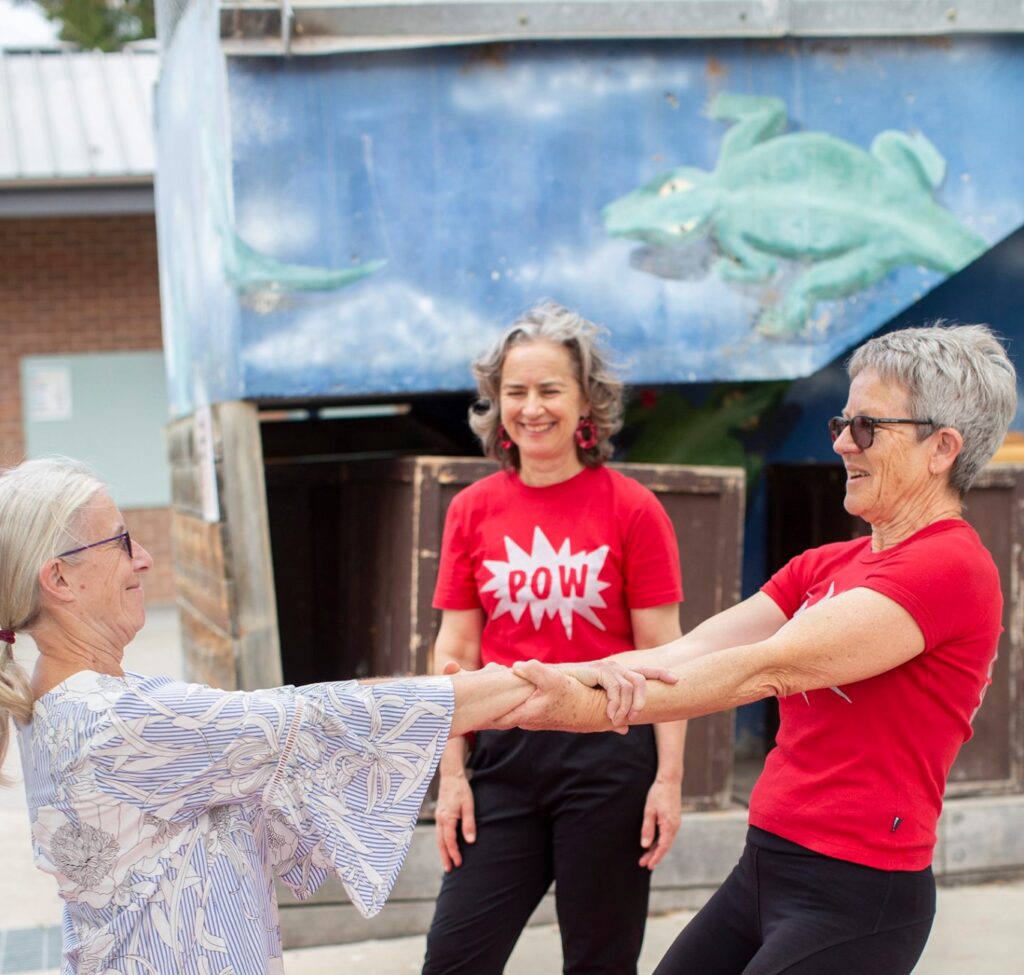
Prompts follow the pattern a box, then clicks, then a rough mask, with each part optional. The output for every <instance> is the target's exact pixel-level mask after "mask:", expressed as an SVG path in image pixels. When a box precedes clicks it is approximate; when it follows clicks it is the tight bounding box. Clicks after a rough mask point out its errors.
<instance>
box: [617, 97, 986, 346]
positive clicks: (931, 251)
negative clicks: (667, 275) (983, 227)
mask: <svg viewBox="0 0 1024 975" xmlns="http://www.w3.org/2000/svg"><path fill="white" fill-rule="evenodd" d="M709 115H710V116H711V117H712V118H714V119H718V120H720V121H724V122H732V123H735V124H733V125H732V126H731V127H730V128H729V129H728V130H727V131H726V133H725V135H724V137H723V139H722V145H721V149H720V152H719V159H718V164H717V165H716V167H715V169H714V170H713V171H712V172H707V171H706V170H702V169H696V168H693V167H682V168H678V169H673V170H670V171H669V172H667V173H663V174H662V175H660V176H658V177H656V178H655V179H652V180H651V181H650V182H649V183H647V184H646V185H644V186H642V187H640V188H639V189H637V190H634V191H633V192H632V193H629V194H628V195H626V196H624V197H621V198H620V199H618V200H615V201H614V202H612V203H610V204H609V205H608V206H607V207H605V209H604V223H605V228H606V229H607V231H608V233H610V234H613V235H615V236H621V237H629V238H633V239H637V240H641V241H644V242H645V243H647V244H649V245H653V246H654V247H656V248H672V247H678V246H679V245H681V244H683V243H684V242H688V241H691V240H694V239H695V238H696V237H697V236H698V235H701V234H706V235H709V236H710V238H711V239H712V240H713V241H714V243H715V245H716V246H717V249H718V251H719V252H720V257H719V258H718V260H717V261H716V263H715V266H714V267H715V271H716V272H717V274H718V275H719V276H720V277H721V278H722V279H723V280H725V281H729V282H737V283H763V282H767V281H769V280H771V279H772V278H773V276H774V275H775V274H776V272H777V271H778V270H779V259H780V258H782V259H784V260H787V261H792V262H797V263H796V265H795V269H796V272H797V273H796V275H795V277H794V278H793V279H792V282H791V283H790V284H789V285H788V287H787V288H785V290H784V291H783V293H782V294H781V295H780V297H779V300H778V302H777V303H776V304H773V305H766V306H765V307H763V308H762V310H761V312H760V314H759V316H758V318H757V323H756V328H757V330H758V331H759V332H760V333H762V334H764V335H768V336H773V337H780V338H786V337H793V336H797V335H799V334H800V333H801V332H802V331H803V330H804V329H805V328H806V327H807V325H808V324H809V323H810V322H811V320H812V317H813V314H814V309H815V305H816V304H817V302H819V301H821V300H824V299H834V298H844V297H846V296H848V295H852V294H855V293H856V292H858V291H861V290H863V289H864V288H867V287H868V286H870V285H872V284H874V283H875V282H876V281H879V280H880V279H881V278H883V277H885V275H887V274H888V273H889V272H890V271H892V270H894V269H896V268H898V267H901V266H905V265H921V266H924V267H927V268H931V269H933V270H936V271H941V272H944V273H946V274H953V273H955V272H956V271H959V270H960V269H961V268H963V267H964V266H965V265H967V264H968V263H970V262H971V261H973V260H974V259H975V258H977V257H979V256H980V255H981V254H982V253H983V252H984V251H985V249H986V247H987V245H986V242H985V241H984V240H983V239H982V238H981V237H979V236H978V235H977V234H976V233H974V232H973V231H971V230H970V229H968V228H967V227H965V226H964V225H963V224H962V223H961V222H960V221H959V220H958V219H957V218H956V217H955V216H954V215H953V214H952V213H950V212H949V211H948V210H946V209H944V208H943V207H942V206H940V205H939V204H938V203H937V202H936V201H935V195H934V194H935V190H936V188H937V187H938V186H939V185H940V184H941V183H942V180H943V178H944V177H945V173H946V162H945V159H944V158H943V157H942V156H941V155H940V154H939V152H938V150H937V149H936V148H935V147H934V146H933V145H932V144H931V142H929V141H928V139H926V138H925V137H924V136H923V135H922V134H920V133H915V134H907V133H905V132H898V131H893V130H887V131H884V132H881V133H879V134H878V135H877V136H875V138H874V140H873V142H872V143H871V149H870V151H868V152H865V151H864V150H863V149H861V148H859V147H858V146H855V145H853V144H851V143H849V142H844V141H843V140H842V139H837V138H835V137H834V136H831V135H828V134H827V133H824V132H793V133H786V134H783V133H784V130H785V128H786V124H787V115H786V106H785V104H784V103H783V102H782V101H781V100H780V99H777V98H767V97H760V96H755V95H740V94H734V93H727V92H723V93H721V94H719V95H718V96H716V97H715V98H714V100H713V101H712V102H711V104H710V106H709Z"/></svg>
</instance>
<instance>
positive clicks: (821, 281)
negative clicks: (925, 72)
mask: <svg viewBox="0 0 1024 975" xmlns="http://www.w3.org/2000/svg"><path fill="white" fill-rule="evenodd" d="M907 261H908V255H907V254H906V253H904V252H903V251H902V250H901V249H899V248H886V247H884V246H879V244H878V242H877V241H869V242H868V243H867V244H865V245H864V246H863V247H858V248H857V249H856V250H852V251H847V252H846V253H845V254H842V255H840V256H839V257H834V258H832V259H831V260H827V261H821V262H819V263H818V264H815V265H814V266H813V267H812V268H810V269H809V270H807V271H806V272H804V273H803V274H801V275H800V277H798V278H797V279H796V281H795V282H794V283H793V285H792V286H791V287H790V289H789V291H787V292H786V296H785V298H784V299H783V300H782V303H781V304H780V305H778V306H777V307H775V308H766V309H765V310H764V311H763V312H761V314H760V316H758V320H757V331H759V332H760V333H761V334H762V335H767V336H770V337H772V338H788V337H790V336H794V335H799V334H800V332H801V331H803V329H804V327H805V326H806V325H807V323H808V321H809V319H810V318H811V315H812V314H813V312H814V306H815V305H816V304H817V303H818V302H819V301H822V300H823V299H826V298H843V297H845V296H846V295H849V294H853V293H854V292H855V291H861V290H863V289H864V288H866V287H868V286H869V285H872V284H874V283H875V282H876V281H879V280H881V279H882V278H884V277H885V276H886V275H887V274H888V273H889V272H890V271H891V270H892V269H893V268H896V267H899V266H900V265H901V264H906V263H907Z"/></svg>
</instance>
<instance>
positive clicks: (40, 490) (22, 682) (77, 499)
mask: <svg viewBox="0 0 1024 975" xmlns="http://www.w3.org/2000/svg"><path fill="white" fill-rule="evenodd" d="M103 490H104V486H103V484H102V482H101V481H99V480H98V479H97V477H96V475H95V474H93V472H92V471H91V470H89V468H88V467H86V466H85V465H84V464H81V463H79V462H78V461H74V460H69V459H67V458H63V457H59V458H52V459H45V460H27V461H25V462H24V463H23V464H20V465H19V466H17V467H13V468H11V469H10V470H6V471H3V472H2V473H0V630H9V631H11V632H12V633H19V632H23V631H24V630H27V629H29V628H30V627H31V626H32V624H33V623H34V622H35V621H36V619H37V618H38V616H39V569H40V568H41V567H42V565H43V563H44V562H46V561H47V560H48V559H52V558H54V556H56V555H57V553H58V552H63V551H66V550H67V549H70V548H74V547H75V546H76V544H80V539H78V537H77V536H76V534H75V528H76V525H77V523H78V520H79V516H80V514H81V512H82V509H83V508H84V507H85V506H86V505H87V504H88V503H89V502H90V501H91V500H92V499H93V498H95V496H96V494H97V493H98V492H100V491H103ZM32 702H33V698H32V687H31V684H30V683H29V679H28V675H27V674H26V673H25V671H24V670H23V669H22V668H21V667H20V666H19V665H18V664H17V663H15V660H14V654H13V652H12V650H11V644H10V643H8V642H6V641H5V640H0V763H2V762H3V759H4V756H5V755H6V753H7V746H8V744H9V741H10V729H11V726H10V718H12V717H14V718H16V719H17V720H18V721H20V722H22V723H23V724H27V723H28V722H29V720H31V717H32Z"/></svg>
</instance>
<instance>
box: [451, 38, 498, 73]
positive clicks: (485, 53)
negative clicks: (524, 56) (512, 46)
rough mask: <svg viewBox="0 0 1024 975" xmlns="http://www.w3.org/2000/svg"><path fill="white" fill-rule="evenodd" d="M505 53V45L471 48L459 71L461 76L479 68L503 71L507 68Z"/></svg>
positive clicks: (483, 45)
mask: <svg viewBox="0 0 1024 975" xmlns="http://www.w3.org/2000/svg"><path fill="white" fill-rule="evenodd" d="M507 51H508V45H507V44H480V45H477V46H475V47H472V48H470V49H469V51H468V53H467V55H466V60H465V62H464V63H463V65H462V67H461V68H460V69H459V71H460V73H461V74H469V73H470V72H471V71H475V70H477V69H481V68H490V69H491V70H492V71H504V70H505V68H506V67H508V58H507V57H506V54H507Z"/></svg>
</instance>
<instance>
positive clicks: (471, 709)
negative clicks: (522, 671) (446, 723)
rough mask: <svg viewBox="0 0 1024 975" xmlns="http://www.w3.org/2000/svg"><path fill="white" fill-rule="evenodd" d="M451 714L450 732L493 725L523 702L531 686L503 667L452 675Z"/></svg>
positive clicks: (453, 733) (461, 732)
mask: <svg viewBox="0 0 1024 975" xmlns="http://www.w3.org/2000/svg"><path fill="white" fill-rule="evenodd" d="M451 682H452V687H453V688H454V690H455V714H454V716H453V718H452V727H451V732H450V734H451V735H452V736H453V737H454V736H456V735H464V734H466V732H467V731H478V730H479V729H481V728H493V727H495V726H497V725H498V723H499V719H501V718H502V717H504V715H506V714H508V712H509V711H512V710H514V709H515V708H517V707H519V705H521V704H523V703H524V702H525V701H526V699H527V698H528V697H530V695H531V694H532V693H533V690H534V687H533V684H531V683H530V682H529V681H527V680H523V679H522V678H520V677H517V676H516V675H515V674H514V673H512V671H511V670H508V669H506V668H504V667H493V668H485V669H483V670H476V671H470V672H463V673H459V674H454V675H452V678H451Z"/></svg>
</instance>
